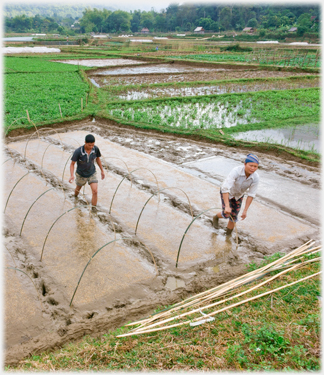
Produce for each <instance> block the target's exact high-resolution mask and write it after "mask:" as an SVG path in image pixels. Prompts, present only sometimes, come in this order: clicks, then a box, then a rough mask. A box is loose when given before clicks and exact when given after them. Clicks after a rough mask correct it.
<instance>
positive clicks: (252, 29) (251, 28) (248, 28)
mask: <svg viewBox="0 0 324 375" xmlns="http://www.w3.org/2000/svg"><path fill="white" fill-rule="evenodd" d="M242 31H243V32H244V33H254V32H255V28H254V27H245V28H244V29H243V30H242Z"/></svg>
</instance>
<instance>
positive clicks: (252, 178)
mask: <svg viewBox="0 0 324 375" xmlns="http://www.w3.org/2000/svg"><path fill="white" fill-rule="evenodd" d="M258 167H259V159H258V157H257V156H256V155H254V154H248V155H247V157H246V159H245V162H244V165H243V166H239V167H235V168H233V169H232V170H231V172H230V173H229V175H228V176H227V177H226V179H225V181H224V182H223V184H222V186H221V189H220V195H221V200H222V212H218V213H217V214H216V215H215V216H214V217H213V226H214V227H215V228H218V219H220V218H224V219H229V221H228V224H227V229H226V235H230V234H231V233H232V231H233V228H234V223H235V222H237V216H238V214H239V212H240V209H241V205H242V201H243V196H244V193H245V192H246V191H248V193H247V199H246V202H245V207H244V210H243V213H242V220H244V219H245V218H246V216H247V211H248V208H249V207H250V205H251V203H252V201H253V198H254V197H255V194H256V190H257V187H258V184H259V175H258V173H257V172H256V170H257V169H258Z"/></svg>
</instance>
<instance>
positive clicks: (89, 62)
mask: <svg viewBox="0 0 324 375" xmlns="http://www.w3.org/2000/svg"><path fill="white" fill-rule="evenodd" d="M52 61H53V62H58V63H62V64H72V65H82V66H90V67H98V68H99V67H103V66H117V65H137V64H146V63H145V61H138V60H130V59H129V60H128V59H84V60H74V59H73V60H52Z"/></svg>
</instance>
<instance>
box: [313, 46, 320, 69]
mask: <svg viewBox="0 0 324 375" xmlns="http://www.w3.org/2000/svg"><path fill="white" fill-rule="evenodd" d="M318 56H319V50H317V52H316V59H315V64H314V68H316V64H317V59H318Z"/></svg>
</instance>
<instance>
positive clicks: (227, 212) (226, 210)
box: [224, 206, 232, 214]
mask: <svg viewBox="0 0 324 375" xmlns="http://www.w3.org/2000/svg"><path fill="white" fill-rule="evenodd" d="M224 212H225V214H230V213H231V212H232V210H231V207H230V206H225V210H224Z"/></svg>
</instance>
